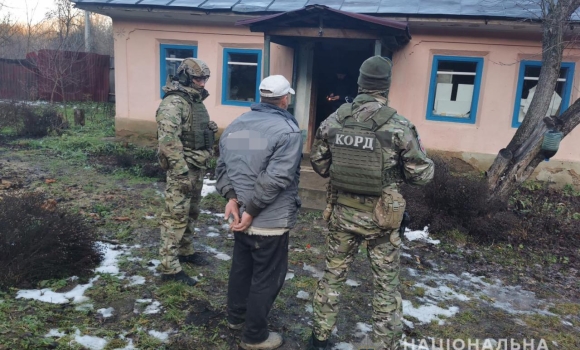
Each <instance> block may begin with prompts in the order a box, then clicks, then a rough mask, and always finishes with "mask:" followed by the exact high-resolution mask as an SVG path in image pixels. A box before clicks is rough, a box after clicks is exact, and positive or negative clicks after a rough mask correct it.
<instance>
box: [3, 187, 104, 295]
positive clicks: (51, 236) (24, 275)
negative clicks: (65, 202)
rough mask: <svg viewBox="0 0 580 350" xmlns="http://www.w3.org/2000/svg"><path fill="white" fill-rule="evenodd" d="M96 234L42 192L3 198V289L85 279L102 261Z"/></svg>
mask: <svg viewBox="0 0 580 350" xmlns="http://www.w3.org/2000/svg"><path fill="white" fill-rule="evenodd" d="M96 239H97V235H96V232H95V231H94V229H93V228H92V227H91V226H88V225H86V224H85V221H84V219H83V218H82V217H81V216H80V215H72V214H68V213H65V212H64V211H62V210H60V209H59V208H57V203H56V201H54V200H47V199H46V198H45V197H44V196H39V195H37V194H24V195H21V196H16V195H7V196H3V197H0V266H2V269H0V288H8V287H19V288H29V287H33V286H35V285H36V283H38V282H39V281H41V280H48V279H61V278H66V277H71V276H78V277H86V276H89V275H90V274H92V270H93V269H94V268H95V267H96V266H97V265H98V264H99V263H100V262H101V260H102V258H103V256H102V252H101V251H100V250H99V249H98V248H97V246H96V244H95V243H96Z"/></svg>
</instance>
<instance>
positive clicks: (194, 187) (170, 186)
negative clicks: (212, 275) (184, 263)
mask: <svg viewBox="0 0 580 350" xmlns="http://www.w3.org/2000/svg"><path fill="white" fill-rule="evenodd" d="M205 172H206V170H205V169H199V168H190V169H189V173H188V175H187V177H185V176H182V177H177V178H176V177H175V176H172V175H170V173H167V185H166V187H165V210H164V211H163V213H162V214H161V247H160V248H159V255H160V256H161V264H160V265H159V271H160V272H161V273H163V274H175V273H178V272H179V271H181V265H180V264H179V258H178V255H191V254H193V253H194V249H193V243H192V238H193V231H192V228H191V227H190V221H194V220H197V217H198V216H199V201H200V199H201V189H202V187H203V177H204V175H205Z"/></svg>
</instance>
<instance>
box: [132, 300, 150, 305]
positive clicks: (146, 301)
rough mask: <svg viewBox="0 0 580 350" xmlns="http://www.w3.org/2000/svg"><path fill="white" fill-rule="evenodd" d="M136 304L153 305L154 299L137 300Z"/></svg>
mask: <svg viewBox="0 0 580 350" xmlns="http://www.w3.org/2000/svg"><path fill="white" fill-rule="evenodd" d="M135 302H136V303H141V304H151V303H152V302H153V299H137V300H135Z"/></svg>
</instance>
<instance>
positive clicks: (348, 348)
mask: <svg viewBox="0 0 580 350" xmlns="http://www.w3.org/2000/svg"><path fill="white" fill-rule="evenodd" d="M332 350H355V349H354V346H352V344H350V343H338V344H336V345H335V346H334V347H333V348H332Z"/></svg>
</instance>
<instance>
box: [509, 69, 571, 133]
mask: <svg viewBox="0 0 580 350" xmlns="http://www.w3.org/2000/svg"><path fill="white" fill-rule="evenodd" d="M541 67H542V62H539V61H522V62H521V63H520V73H519V78H518V90H517V92H516V102H515V106H514V115H513V118H512V127H514V128H518V127H519V126H520V125H521V124H522V121H523V120H524V116H525V115H526V113H527V111H528V108H529V106H530V102H532V97H533V96H534V93H535V91H536V85H537V84H538V78H539V77H540V69H541ZM574 68H575V64H574V63H569V62H565V63H562V65H561V68H560V75H559V77H558V82H557V83H556V89H555V90H554V94H553V95H552V100H551V102H550V108H549V109H548V113H547V116H551V117H554V116H558V115H560V114H562V113H563V112H564V111H565V110H566V109H567V108H568V107H569V105H570V94H571V93H572V83H573V80H574Z"/></svg>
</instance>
